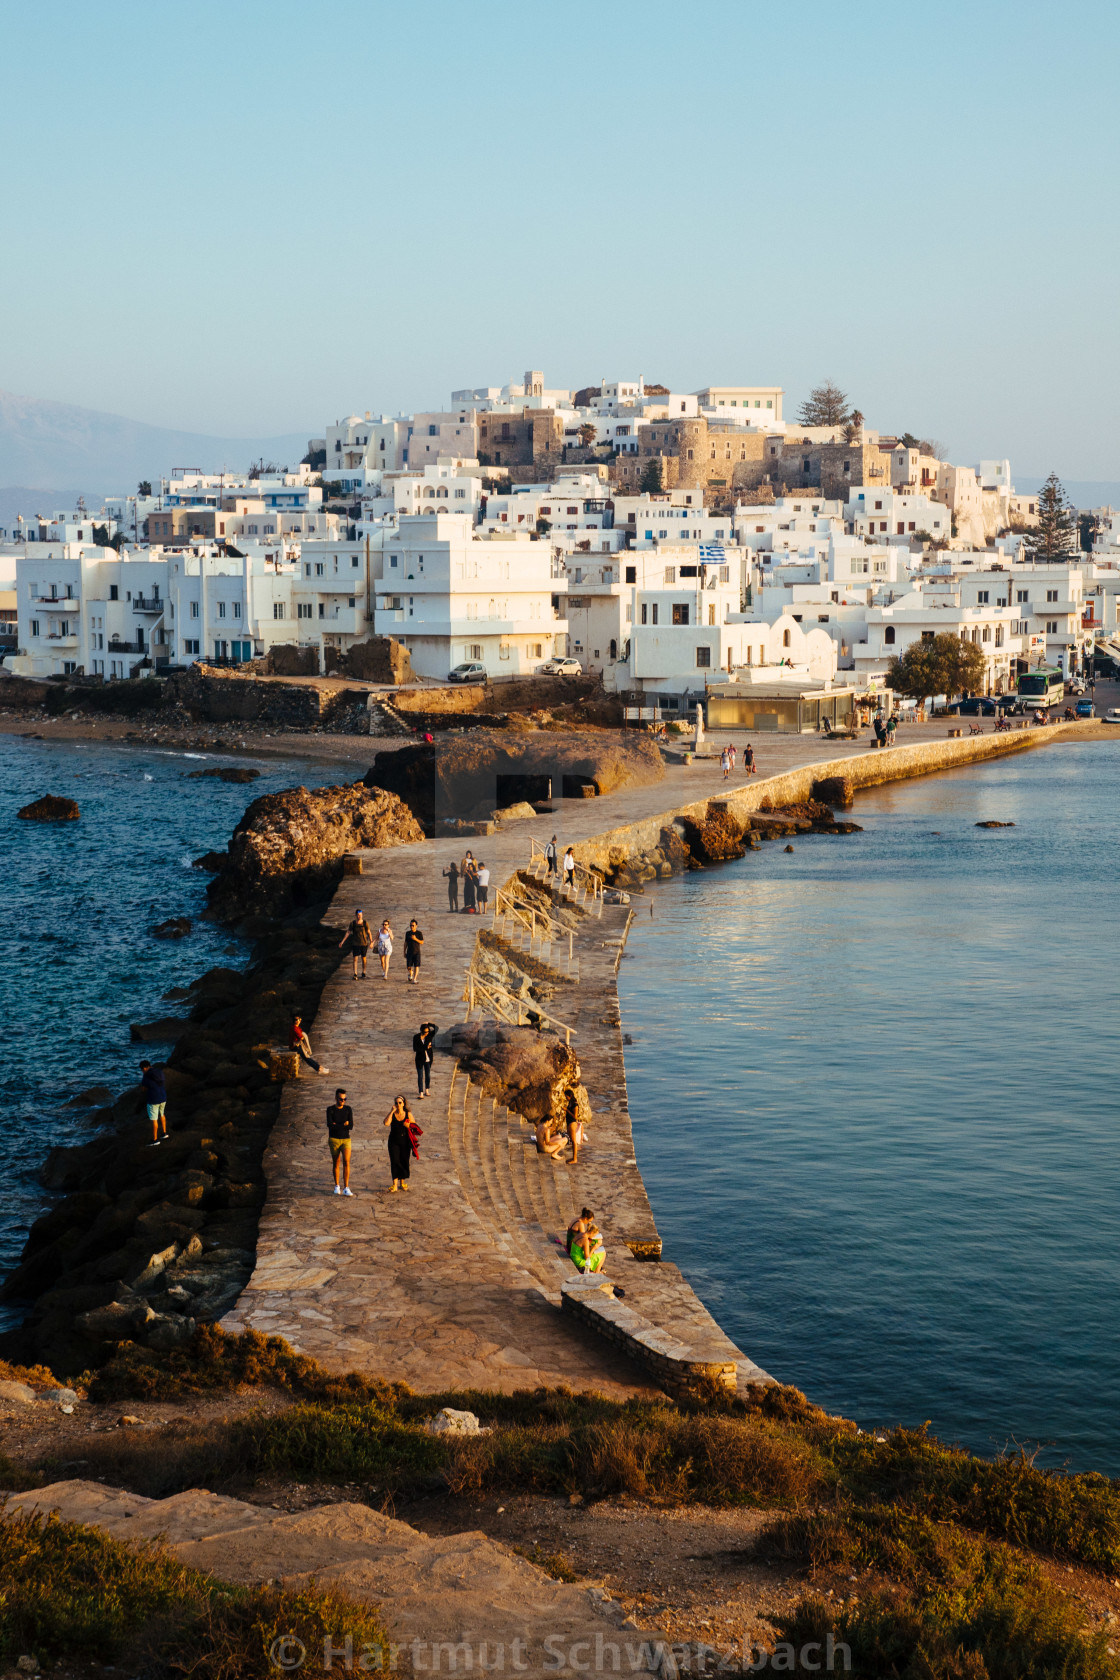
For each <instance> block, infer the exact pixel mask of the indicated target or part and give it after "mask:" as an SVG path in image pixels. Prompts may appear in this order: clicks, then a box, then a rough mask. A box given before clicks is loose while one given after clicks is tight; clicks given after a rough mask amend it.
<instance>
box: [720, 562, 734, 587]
mask: <svg viewBox="0 0 1120 1680" xmlns="http://www.w3.org/2000/svg"><path fill="white" fill-rule="evenodd" d="M719 581H720V582H721V583H730V582H731V567H730V566H721V567H720V569H719Z"/></svg>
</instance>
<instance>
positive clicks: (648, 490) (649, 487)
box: [638, 455, 665, 496]
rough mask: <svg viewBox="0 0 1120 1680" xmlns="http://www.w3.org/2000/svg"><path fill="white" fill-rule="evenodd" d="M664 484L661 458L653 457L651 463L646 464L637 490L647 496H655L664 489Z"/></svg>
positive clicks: (658, 456)
mask: <svg viewBox="0 0 1120 1680" xmlns="http://www.w3.org/2000/svg"><path fill="white" fill-rule="evenodd" d="M664 483H665V475H664V472H663V470H662V466H661V457H660V455H655V456H654V457H653V459H652V460H651V461H649V462H647V463H646V469H645V471H644V472H643V474H642V478H641V483H640V484H639V485H638V489H639V490H641V491H644V493H645V494H646V495H647V496H656V495H657V493H658V491H659V490H662V489H663V488H664Z"/></svg>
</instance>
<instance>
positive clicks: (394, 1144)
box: [385, 1097, 415, 1191]
mask: <svg viewBox="0 0 1120 1680" xmlns="http://www.w3.org/2000/svg"><path fill="white" fill-rule="evenodd" d="M385 1124H386V1126H387V1127H388V1128H389V1171H390V1172H391V1173H392V1175H393V1190H394V1191H396V1190H407V1189H408V1171H409V1165H410V1163H411V1161H412V1132H411V1129H410V1127H411V1126H412V1125H415V1121H414V1120H413V1117H412V1110H411V1109H410V1108H409V1106H408V1098H407V1097H397V1098H396V1100H395V1101H394V1103H393V1106H392V1108H391V1109H390V1110H389V1112H388V1114H387V1115H386V1116H385Z"/></svg>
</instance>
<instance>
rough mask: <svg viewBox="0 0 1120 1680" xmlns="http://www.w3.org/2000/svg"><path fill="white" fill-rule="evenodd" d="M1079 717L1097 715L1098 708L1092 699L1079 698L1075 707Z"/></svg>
mask: <svg viewBox="0 0 1120 1680" xmlns="http://www.w3.org/2000/svg"><path fill="white" fill-rule="evenodd" d="M1073 709H1074V711H1075V712H1076V713H1077V715H1078V717H1096V715H1097V708H1096V707H1095V706H1094V705H1093V702H1092V701H1091V700H1079V701H1078V702H1077V705H1076V706H1075V707H1074V708H1073Z"/></svg>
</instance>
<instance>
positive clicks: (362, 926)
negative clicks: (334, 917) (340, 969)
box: [338, 910, 373, 980]
mask: <svg viewBox="0 0 1120 1680" xmlns="http://www.w3.org/2000/svg"><path fill="white" fill-rule="evenodd" d="M348 939H352V940H353V941H354V978H355V980H364V979H365V978H366V958H367V956H368V955H369V948H370V946H371V945H372V944H373V929H372V928H371V927H370V925H369V923H368V922H367V921H366V919H365V917H364V916H363V915H362V912H361V911H360V910H355V912H354V920H353V921H352V922H350V923H349V924H348V925H347V928H346V932H345V933H344V934H343V936H342V938H341V939H340V940H339V942H338V948H339V950H340V951H341V949H342V947H343V946H344V945H345V944H346V941H347V940H348ZM359 963H361V965H362V971H361V973H360V974H359V973H358V964H359Z"/></svg>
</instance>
